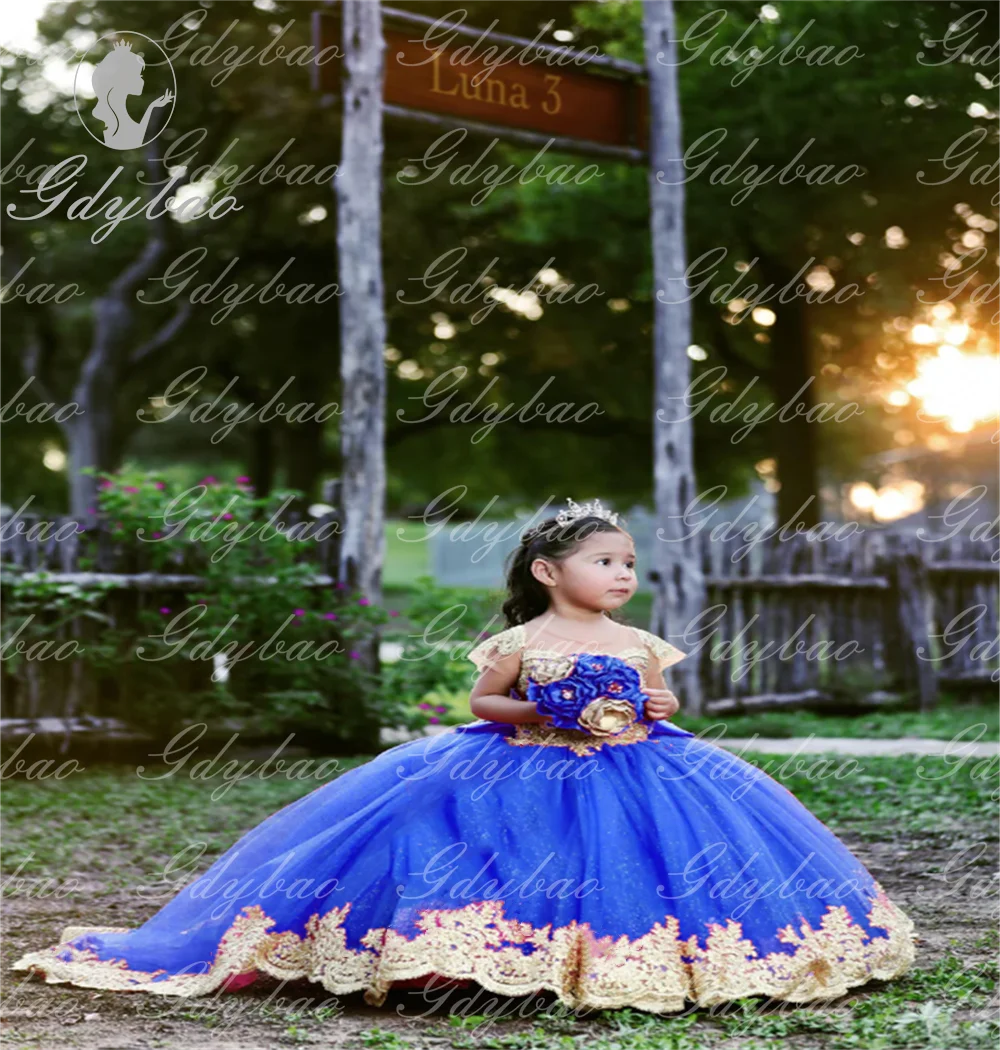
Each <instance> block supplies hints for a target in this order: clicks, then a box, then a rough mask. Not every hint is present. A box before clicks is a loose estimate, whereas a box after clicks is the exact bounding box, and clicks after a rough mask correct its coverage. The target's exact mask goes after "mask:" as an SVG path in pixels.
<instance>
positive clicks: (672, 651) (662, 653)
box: [639, 629, 687, 671]
mask: <svg viewBox="0 0 1000 1050" xmlns="http://www.w3.org/2000/svg"><path fill="white" fill-rule="evenodd" d="M639 634H640V635H641V636H642V640H643V641H644V642H645V643H646V647H647V648H648V649H649V650H650V652H652V654H653V656H654V657H655V658H656V661H657V663H658V664H659V668H660V670H661V671H662V670H663V669H664V668H666V667H672V666H673V665H674V664H677V663H680V662H681V660H684V659H686V657H687V653H682V652H681V651H680V649H678V648H677V647H676V646H674V645H671V644H670V643H669V642H665V641H664V640H663V639H662V638H660V637H659V636H658V635H655V634H653V633H652V632H651V631H643V630H641V629H640V630H639Z"/></svg>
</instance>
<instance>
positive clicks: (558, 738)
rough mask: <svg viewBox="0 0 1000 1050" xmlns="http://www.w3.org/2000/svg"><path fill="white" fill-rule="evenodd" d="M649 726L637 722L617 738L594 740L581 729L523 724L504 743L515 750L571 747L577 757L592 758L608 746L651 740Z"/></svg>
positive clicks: (602, 737) (533, 723)
mask: <svg viewBox="0 0 1000 1050" xmlns="http://www.w3.org/2000/svg"><path fill="white" fill-rule="evenodd" d="M649 728H650V727H649V723H648V722H633V723H632V725H630V726H629V727H628V729H623V730H622V731H621V732H620V733H618V734H617V735H615V736H593V735H592V734H590V733H586V732H584V731H583V730H581V729H556V728H555V727H553V726H549V725H546V724H545V723H544V722H523V723H521V724H520V725H518V726H515V729H514V735H513V736H506V737H504V738H503V739H504V740H506V741H507V743H508V744H511V745H513V746H514V747H568V748H569V749H570V751H572V752H573V754H575V755H592V754H594V752H596V751H600V749H601V748H602V747H604V746H605V745H608V746H609V747H610V746H614V745H616V744H636V743H638V742H639V741H641V740H646V739H647V738H648V737H649Z"/></svg>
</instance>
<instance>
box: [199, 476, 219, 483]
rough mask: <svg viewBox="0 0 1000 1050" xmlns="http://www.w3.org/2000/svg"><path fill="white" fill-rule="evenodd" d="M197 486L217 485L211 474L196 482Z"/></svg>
mask: <svg viewBox="0 0 1000 1050" xmlns="http://www.w3.org/2000/svg"><path fill="white" fill-rule="evenodd" d="M198 484H199V485H215V484H217V482H216V480H215V476H214V475H213V474H209V475H208V477H206V478H202V479H201V481H199V482H198Z"/></svg>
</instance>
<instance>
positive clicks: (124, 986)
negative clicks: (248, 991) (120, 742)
mask: <svg viewBox="0 0 1000 1050" xmlns="http://www.w3.org/2000/svg"><path fill="white" fill-rule="evenodd" d="M642 731H643V733H648V736H645V737H644V738H642V739H635V740H631V741H629V740H621V741H617V742H612V741H613V740H614V738H610V739H609V740H606V741H603V742H601V741H599V740H595V738H592V737H589V736H588V735H587V734H584V733H582V732H574V731H553V730H550V729H548V730H546V729H544V728H543V727H541V726H531V727H524V726H522V727H515V726H512V725H506V724H501V723H495V722H476V723H473V724H471V725H467V726H461V727H457V728H455V729H451V730H449V731H447V732H445V733H442V734H440V735H438V736H435V737H427V738H421V739H418V740H415V741H412V742H409V743H405V744H401V745H399V746H397V747H394V748H392V749H390V750H388V751H385V752H383V753H382V754H380V755H379V756H378V757H377V758H375V759H373V760H372V761H370V762H368V763H367V764H366V765H364V766H361V767H358V768H356V769H353V770H351V771H349V772H347V773H345V774H344V775H342V776H341V777H339V778H338V779H336V780H333V781H331V782H330V783H327V784H325V785H323V786H322V787H319V788H317V789H316V790H315V791H313V792H311V793H310V794H308V795H306V796H304V797H303V798H301V799H299V800H298V801H296V802H293V803H292V804H290V805H288V806H286V807H284V808H283V809H281V810H279V811H278V812H276V813H275V814H274V815H273V816H271V817H268V818H267V819H266V820H264V821H263V822H262V823H261V824H259V825H258V826H257V827H255V828H254V829H253V830H251V831H249V832H248V833H247V834H246V835H244V836H243V838H241V839H240V840H239V841H238V842H236V843H235V844H234V845H233V846H232V847H231V848H230V849H229V850H227V851H226V852H225V853H224V854H223V855H222V856H221V857H219V858H218V860H217V861H216V862H215V863H214V864H213V865H212V866H211V867H210V868H209V870H208V871H206V872H205V873H204V874H203V875H201V876H200V877H198V878H196V879H194V880H193V881H191V882H189V883H188V885H187V886H185V887H184V889H182V890H181V891H180V892H178V893H177V895H176V896H175V897H173V898H172V899H171V900H170V901H169V902H168V903H166V904H165V905H164V906H163V907H162V908H161V910H160V911H159V912H158V913H157V914H155V915H153V916H152V917H151V918H150V919H149V920H148V921H147V922H145V923H144V924H143V925H142V926H140V927H138V928H136V929H132V930H113V929H107V928H104V929H97V928H86V927H70V928H68V929H66V930H65V931H64V932H63V935H62V939H61V941H60V943H58V944H56V945H54V946H53V947H51V948H48V949H45V950H42V951H35V952H31V953H29V954H28V955H25V956H24V957H22V958H21V959H20V960H18V962H17V963H16V964H15V969H22V970H24V969H30V970H33V971H35V972H37V973H40V974H43V975H44V976H45V979H46V980H47V981H49V982H66V981H68V982H71V983H73V984H75V985H80V986H83V987H88V988H106V989H118V990H135V991H145V992H150V993H155V994H163V995H179V996H194V995H202V994H207V993H209V992H213V991H215V990H217V989H219V988H220V987H221V988H224V989H232V988H236V987H239V986H240V985H241V984H243V983H247V982H249V981H252V980H253V979H254V978H255V977H257V976H259V975H262V974H265V975H270V976H273V977H276V978H280V979H298V978H305V979H308V980H310V981H314V982H317V983H318V984H320V985H322V986H323V987H324V988H325V989H326V990H328V991H330V992H333V993H348V992H354V991H362V990H363V991H364V993H365V998H366V1000H367V1001H368V1002H369V1003H372V1004H375V1005H378V1004H380V1003H382V1002H383V1001H384V999H385V996H386V994H387V992H388V991H389V990H390V988H392V987H393V986H394V985H396V984H399V983H401V982H405V981H412V979H414V978H427V977H432V978H433V979H434V980H441V979H447V978H453V979H459V980H468V981H474V982H476V983H478V984H479V985H481V986H482V987H484V988H486V989H487V990H489V991H491V992H495V993H501V994H508V995H523V994H529V993H534V992H538V991H541V990H545V989H548V990H551V991H553V992H555V993H556V994H557V995H558V997H559V998H560V999H561V1000H563V1001H564V1002H565V1003H567V1004H568V1005H570V1006H573V1007H577V1008H590V1007H593V1008H600V1007H618V1006H633V1007H637V1008H640V1009H646V1010H650V1011H654V1012H659V1013H669V1012H675V1011H679V1010H682V1009H684V1008H685V1005H686V1003H688V1002H693V1003H696V1004H698V1005H701V1006H711V1005H715V1004H718V1003H722V1002H726V1001H729V1000H732V999H736V998H740V997H743V996H752V995H765V996H769V997H772V998H775V999H781V1000H787V1001H791V1002H807V1001H811V1000H815V999H826V998H833V997H836V996H839V995H842V994H844V993H845V992H846V991H847V989H849V988H851V987H854V986H856V985H859V984H863V983H864V982H866V981H869V980H871V979H882V980H886V979H891V978H894V977H897V976H899V975H900V974H902V973H904V972H905V971H906V970H907V969H908V968H909V967H910V966H911V964H912V962H913V960H914V954H915V940H916V938H915V935H914V928H913V923H912V922H911V920H910V919H909V918H908V917H907V915H906V914H905V913H904V912H903V911H902V910H901V909H900V908H899V907H898V906H897V905H895V904H894V903H893V902H892V901H890V900H889V899H888V898H887V896H886V894H885V892H884V890H883V889H882V887H881V886H880V885H879V883H878V882H876V881H875V879H874V878H873V876H872V875H871V874H870V873H869V872H868V871H867V869H866V868H865V867H864V865H862V863H861V862H860V861H859V860H858V859H857V858H856V857H855V856H854V855H853V854H852V853H851V852H850V851H849V850H848V849H847V847H846V846H845V845H844V844H843V843H842V842H840V840H839V839H838V838H837V837H836V836H835V835H834V833H833V832H832V831H831V830H830V829H829V828H828V827H827V826H826V825H825V824H823V823H822V822H821V821H819V820H818V819H817V818H816V817H814V816H813V815H812V814H811V813H810V812H809V811H808V810H807V809H806V808H805V807H804V806H803V805H802V804H801V803H800V802H799V801H798V800H797V799H796V798H795V797H794V796H793V795H792V794H791V793H790V792H789V791H788V790H787V789H786V788H784V787H782V786H781V785H780V784H779V783H778V782H777V781H775V780H774V779H772V778H771V777H769V776H767V775H766V774H765V773H763V772H762V771H761V770H759V769H758V768H757V767H755V766H753V765H751V764H750V763H748V762H746V761H744V760H743V759H741V758H739V757H738V756H736V755H733V754H731V753H730V752H728V751H726V750H725V749H723V748H721V747H719V746H716V745H714V744H712V743H709V742H708V741H704V740H701V739H699V738H697V737H695V736H693V735H692V734H691V733H689V732H687V731H685V730H682V729H680V728H678V727H677V726H674V725H672V724H671V723H669V722H665V721H662V722H655V723H651V724H646V725H644V726H642Z"/></svg>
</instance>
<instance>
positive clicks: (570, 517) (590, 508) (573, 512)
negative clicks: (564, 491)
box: [556, 496, 618, 525]
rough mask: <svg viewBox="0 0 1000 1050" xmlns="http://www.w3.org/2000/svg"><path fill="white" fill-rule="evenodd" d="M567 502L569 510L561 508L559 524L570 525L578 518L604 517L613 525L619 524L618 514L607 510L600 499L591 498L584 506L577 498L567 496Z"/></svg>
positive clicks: (557, 520) (557, 517) (558, 518)
mask: <svg viewBox="0 0 1000 1050" xmlns="http://www.w3.org/2000/svg"><path fill="white" fill-rule="evenodd" d="M566 502H567V503H569V510H561V511H559V513H558V514H557V515H556V524H557V525H568V524H569V523H570V522H571V521H576V520H577V518H590V517H594V518H603V519H604V520H605V521H609V522H611V524H612V525H617V524H618V515H617V514H615V513H612V512H611V511H610V510H605V508H604V507H602V506H601V501H600V500H599V499H595V500H591V501H590V503H584V504H583V505H582V506H581V505H580V504H579V503H577V502H576V501H575V500H573V499H570V497H568V496H567V497H566Z"/></svg>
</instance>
